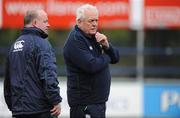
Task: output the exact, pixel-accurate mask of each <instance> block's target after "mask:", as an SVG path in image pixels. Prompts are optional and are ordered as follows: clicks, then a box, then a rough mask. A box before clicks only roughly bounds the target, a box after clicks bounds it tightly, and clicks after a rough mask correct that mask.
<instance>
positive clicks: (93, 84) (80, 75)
mask: <svg viewBox="0 0 180 118" xmlns="http://www.w3.org/2000/svg"><path fill="white" fill-rule="evenodd" d="M63 55H64V60H65V63H66V66H67V78H68V80H67V95H68V103H69V105H70V106H75V105H88V104H96V103H103V102H106V101H107V100H108V96H109V91H110V83H111V75H110V71H109V63H111V64H114V63H117V62H118V61H119V52H118V50H117V49H115V48H113V47H112V46H111V45H110V47H109V49H105V48H103V47H102V46H101V45H100V44H99V43H98V42H96V39H95V37H88V36H87V35H86V34H84V33H83V32H82V31H81V30H80V29H79V28H78V27H77V26H75V28H74V29H73V30H72V31H71V32H70V34H69V36H68V38H67V40H66V43H65V46H64V49H63Z"/></svg>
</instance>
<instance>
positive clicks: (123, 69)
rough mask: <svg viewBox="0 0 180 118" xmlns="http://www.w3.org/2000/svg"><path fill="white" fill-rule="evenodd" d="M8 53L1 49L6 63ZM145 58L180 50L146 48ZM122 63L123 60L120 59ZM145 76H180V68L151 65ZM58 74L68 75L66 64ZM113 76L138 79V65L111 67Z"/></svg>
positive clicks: (128, 51) (131, 52)
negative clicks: (127, 76) (126, 76)
mask: <svg viewBox="0 0 180 118" xmlns="http://www.w3.org/2000/svg"><path fill="white" fill-rule="evenodd" d="M118 49H119V52H120V57H124V56H134V57H135V56H136V55H137V49H136V48H132V47H118ZM55 52H56V56H59V57H61V58H63V57H62V49H61V48H55ZM7 53H8V48H7V47H0V55H2V56H3V58H4V60H3V61H4V62H5V57H6V55H7ZM143 54H144V56H151V57H153V56H173V55H175V56H177V55H179V56H180V48H144V52H143ZM4 62H3V63H2V64H1V65H0V76H3V75H4V68H5V63H4ZM120 63H121V58H120ZM143 72H144V75H148V76H166V75H180V67H179V66H176V65H171V66H166V65H162V66H161V65H153V66H152V65H149V66H146V65H145V67H144V70H143ZM58 74H59V76H65V75H66V68H65V65H64V64H61V65H58ZM111 74H112V76H122V75H133V76H134V77H136V74H137V67H136V65H132V66H119V65H111Z"/></svg>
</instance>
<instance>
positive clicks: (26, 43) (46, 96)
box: [4, 28, 62, 115]
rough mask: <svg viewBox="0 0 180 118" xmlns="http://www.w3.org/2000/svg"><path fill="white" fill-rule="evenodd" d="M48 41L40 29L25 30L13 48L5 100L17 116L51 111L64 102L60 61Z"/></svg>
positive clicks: (6, 74)
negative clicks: (59, 82) (59, 75)
mask: <svg viewBox="0 0 180 118" xmlns="http://www.w3.org/2000/svg"><path fill="white" fill-rule="evenodd" d="M45 38H47V34H45V33H44V32H43V31H42V30H40V29H37V28H24V29H23V31H22V34H21V35H20V36H19V38H18V39H17V40H16V41H15V43H14V44H13V45H12V46H11V48H10V51H9V54H8V58H7V63H6V71H5V80H4V97H5V101H6V103H7V105H8V108H9V109H10V110H11V111H12V114H13V115H21V114H34V113H41V112H47V111H50V109H52V107H53V105H55V104H58V103H59V102H61V99H62V98H61V97H60V91H59V87H58V81H57V68H56V58H55V54H54V52H53V51H52V47H51V45H50V43H49V42H48V40H46V39H45Z"/></svg>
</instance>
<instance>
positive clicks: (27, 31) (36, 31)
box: [22, 27, 48, 39]
mask: <svg viewBox="0 0 180 118" xmlns="http://www.w3.org/2000/svg"><path fill="white" fill-rule="evenodd" d="M22 34H34V35H37V36H40V37H41V38H43V39H45V38H47V37H48V34H46V33H45V32H43V31H42V30H41V29H39V28H36V27H24V28H23V30H22Z"/></svg>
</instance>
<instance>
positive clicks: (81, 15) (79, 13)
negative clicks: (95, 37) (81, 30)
mask: <svg viewBox="0 0 180 118" xmlns="http://www.w3.org/2000/svg"><path fill="white" fill-rule="evenodd" d="M87 9H91V10H94V11H95V12H97V14H98V10H97V8H96V7H95V6H93V5H90V4H85V5H82V6H80V7H79V8H78V9H77V10H76V20H79V19H82V18H84V17H85V13H84V12H85V10H87Z"/></svg>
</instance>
